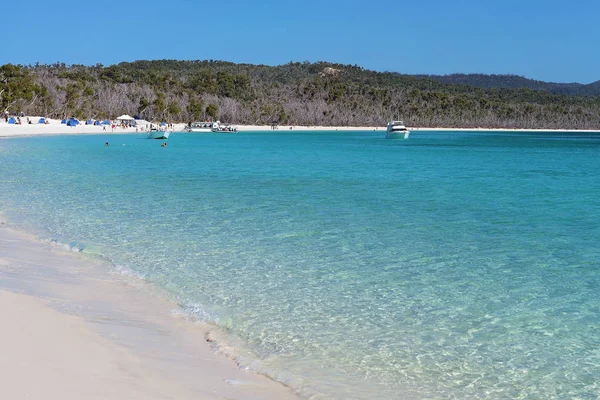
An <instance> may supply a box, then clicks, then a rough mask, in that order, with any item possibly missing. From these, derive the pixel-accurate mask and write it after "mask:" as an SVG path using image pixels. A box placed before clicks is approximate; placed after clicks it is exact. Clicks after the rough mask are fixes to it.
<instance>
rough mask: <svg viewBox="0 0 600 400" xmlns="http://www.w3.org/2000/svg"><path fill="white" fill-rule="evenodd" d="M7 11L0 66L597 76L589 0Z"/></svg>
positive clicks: (107, 5)
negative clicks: (318, 64) (136, 64)
mask: <svg viewBox="0 0 600 400" xmlns="http://www.w3.org/2000/svg"><path fill="white" fill-rule="evenodd" d="M4 11H7V12H9V13H10V8H6V7H4ZM6 16H7V14H6V13H4V14H3V15H2V20H1V22H0V24H1V25H0V26H2V32H3V35H2V36H3V38H2V39H3V43H4V44H3V46H2V50H1V51H0V64H6V63H14V64H33V63H35V62H40V63H42V64H43V63H54V62H57V61H59V62H64V63H66V64H86V65H91V64H96V63H101V64H104V65H110V64H115V63H119V62H121V61H133V60H140V59H180V60H197V59H200V60H204V59H215V60H226V61H233V62H245V63H253V64H267V65H278V64H283V63H287V62H289V61H305V60H308V61H331V62H339V63H343V64H358V65H360V66H362V67H365V68H368V69H373V70H377V71H396V72H400V73H409V74H450V73H456V72H463V73H488V74H492V73H494V74H504V73H510V74H516V75H523V76H526V77H528V78H533V79H539V80H545V81H554V82H580V83H590V82H593V81H597V80H600V52H599V51H598V45H599V44H600V23H599V22H598V16H600V1H597V0H595V1H592V0H572V1H570V2H567V1H556V0H546V1H538V0H520V1H516V0H507V1H495V0H488V1H486V0H479V1H474V0H462V1H461V0H454V1H442V0H420V1H419V0H415V1H410V2H409V1H402V0H396V1H393V0H371V1H364V0H363V1H358V0H346V1H340V0H331V1H329V0H320V1H317V0H304V1H295V0H291V1H285V2H284V1H272V0H265V1H242V0H212V1H204V0H202V1H194V0H169V1H164V0H162V1H157V0H146V1H128V0H121V1H115V0H106V1H104V2H95V3H85V2H81V1H73V0H58V1H47V0H43V1H42V0H31V1H27V2H24V3H23V4H22V5H17V4H16V5H15V9H14V14H13V15H12V16H9V17H8V18H7V17H6Z"/></svg>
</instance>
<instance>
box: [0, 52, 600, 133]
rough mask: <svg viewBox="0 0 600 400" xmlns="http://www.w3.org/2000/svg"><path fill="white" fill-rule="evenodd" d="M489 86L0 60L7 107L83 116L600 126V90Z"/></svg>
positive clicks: (333, 73) (213, 67) (327, 71)
mask: <svg viewBox="0 0 600 400" xmlns="http://www.w3.org/2000/svg"><path fill="white" fill-rule="evenodd" d="M476 78H477V79H479V80H481V79H482V78H481V76H479V75H477V76H476ZM498 79H499V78H497V77H494V79H488V80H487V81H486V82H494V81H498ZM500 81H502V80H500ZM482 86H486V87H482ZM487 86H489V85H471V84H465V83H464V82H463V83H447V82H443V81H440V80H439V79H434V78H432V77H427V76H411V75H401V74H398V73H391V72H376V71H370V70H366V69H364V68H362V67H360V66H357V65H341V64H332V63H326V62H316V63H310V62H290V63H288V64H285V65H280V66H266V65H252V64H236V63H230V62H223V61H214V60H203V61H177V60H157V61H135V62H130V63H120V64H117V65H110V66H103V65H101V64H96V65H93V66H84V65H65V64H63V63H55V64H51V65H41V64H35V65H29V66H21V65H12V64H6V65H3V66H0V109H1V110H3V111H7V112H9V113H20V112H24V113H25V114H27V115H36V116H44V117H50V118H65V117H71V116H74V117H78V118H81V119H88V118H94V119H104V118H110V119H112V118H115V117H117V116H118V115H121V114H125V113H126V114H130V115H137V116H139V117H140V118H143V119H146V120H150V121H156V120H163V121H170V122H191V121H196V120H217V119H218V120H221V121H226V122H231V123H238V124H293V125H325V126H383V125H385V124H386V122H387V121H388V120H390V119H392V118H393V119H403V120H404V121H405V123H406V124H407V125H409V126H433V127H435V126H445V127H457V128H467V127H490V128H569V129H598V128H600V96H591V95H586V96H583V95H581V96H576V95H567V94H559V93H552V92H550V91H548V90H535V89H530V88H527V87H515V88H512V87H511V88H507V87H505V86H506V84H503V85H500V86H504V87H499V88H498V87H487Z"/></svg>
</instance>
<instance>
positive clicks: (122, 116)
mask: <svg viewBox="0 0 600 400" xmlns="http://www.w3.org/2000/svg"><path fill="white" fill-rule="evenodd" d="M132 120H133V117H131V116H129V115H127V114H125V115H121V116H120V117H117V121H132Z"/></svg>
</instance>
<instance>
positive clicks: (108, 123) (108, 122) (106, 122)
mask: <svg viewBox="0 0 600 400" xmlns="http://www.w3.org/2000/svg"><path fill="white" fill-rule="evenodd" d="M102 125H110V121H109V120H107V119H105V120H104V121H102Z"/></svg>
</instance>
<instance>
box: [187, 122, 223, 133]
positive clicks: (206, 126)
mask: <svg viewBox="0 0 600 400" xmlns="http://www.w3.org/2000/svg"><path fill="white" fill-rule="evenodd" d="M220 124H221V123H220V122H219V121H216V122H208V121H203V122H192V123H191V124H190V125H188V126H187V127H186V128H185V130H186V131H188V132H195V133H202V132H204V133H210V132H213V129H215V128H218V127H219V125H220Z"/></svg>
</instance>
